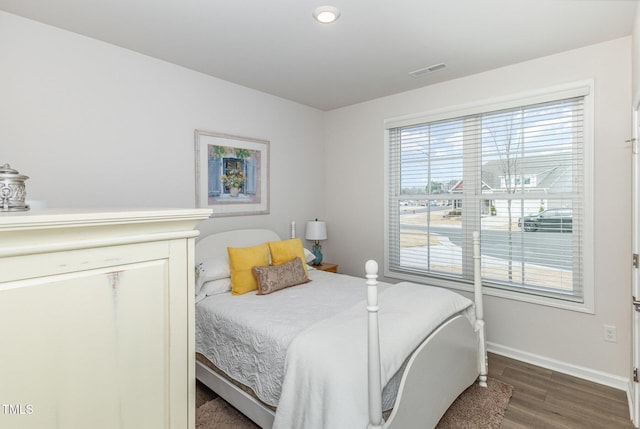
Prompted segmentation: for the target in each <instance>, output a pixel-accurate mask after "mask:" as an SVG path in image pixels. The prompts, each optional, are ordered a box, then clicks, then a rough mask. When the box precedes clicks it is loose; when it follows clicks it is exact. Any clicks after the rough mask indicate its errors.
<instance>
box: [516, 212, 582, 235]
mask: <svg viewBox="0 0 640 429" xmlns="http://www.w3.org/2000/svg"><path fill="white" fill-rule="evenodd" d="M518 226H519V227H520V228H522V229H524V230H525V231H560V232H571V231H572V230H573V211H572V210H571V209H549V210H545V211H543V212H540V213H538V214H536V215H531V216H525V217H523V218H520V219H518Z"/></svg>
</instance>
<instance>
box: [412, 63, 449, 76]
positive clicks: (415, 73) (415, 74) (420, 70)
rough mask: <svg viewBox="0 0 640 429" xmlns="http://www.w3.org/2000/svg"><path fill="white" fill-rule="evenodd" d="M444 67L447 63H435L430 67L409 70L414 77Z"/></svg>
mask: <svg viewBox="0 0 640 429" xmlns="http://www.w3.org/2000/svg"><path fill="white" fill-rule="evenodd" d="M444 68H447V65H446V64H445V63H440V64H434V65H432V66H429V67H425V68H422V69H418V70H414V71H412V72H409V74H410V75H411V76H413V77H418V76H422V75H423V74H427V73H433V72H435V71H438V70H442V69H444Z"/></svg>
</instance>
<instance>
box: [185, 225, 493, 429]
mask: <svg viewBox="0 0 640 429" xmlns="http://www.w3.org/2000/svg"><path fill="white" fill-rule="evenodd" d="M278 241H281V239H280V237H279V236H278V235H277V234H275V233H274V232H272V231H269V230H262V229H247V230H236V231H229V232H223V233H218V234H212V235H209V236H207V237H204V238H202V239H201V240H200V241H198V242H197V243H196V263H197V267H199V269H202V267H203V265H206V266H207V267H209V269H208V271H209V272H212V271H215V272H217V271H220V273H218V275H217V277H220V276H223V278H217V279H214V280H211V279H212V278H213V277H215V276H213V277H211V276H209V277H207V279H206V280H207V281H204V282H202V281H201V282H200V286H201V287H199V288H198V289H199V290H198V293H197V297H196V352H197V360H196V377H197V379H198V380H199V381H200V382H202V383H203V384H205V385H206V386H208V387H209V388H211V389H212V390H213V391H214V392H216V393H217V394H218V395H220V396H221V397H222V398H223V399H225V400H226V401H227V402H229V403H230V404H232V405H233V406H234V407H236V408H237V409H238V410H239V411H240V412H242V413H243V414H245V415H246V416H247V417H249V418H250V419H251V420H253V421H254V422H255V423H256V424H257V425H259V426H260V427H261V428H276V429H279V428H287V427H305V428H312V427H318V428H321V427H331V428H340V427H344V428H354V427H362V428H363V429H364V427H369V428H408V427H434V426H435V425H436V424H437V422H438V421H439V419H440V417H441V416H442V415H443V414H444V412H445V411H446V410H447V408H448V407H449V406H450V405H451V403H452V402H453V401H454V400H455V398H456V397H457V396H458V395H459V394H460V393H462V392H463V391H464V390H465V389H466V388H467V387H469V386H470V385H471V384H473V383H474V382H476V381H477V382H478V383H480V385H482V386H486V377H487V360H486V348H485V334H484V322H483V318H482V308H483V307H482V292H481V284H480V281H479V276H478V275H476V276H475V282H474V284H475V294H474V295H475V299H474V301H473V302H471V301H470V300H467V299H466V298H464V297H462V296H461V295H459V294H456V293H454V292H450V291H447V290H445V289H441V288H435V287H428V286H425V285H417V284H413V283H407V282H402V283H399V284H397V285H392V284H387V283H378V282H377V268H378V267H377V263H376V262H375V261H368V262H367V263H366V266H365V277H366V281H365V280H364V279H362V278H357V277H351V276H346V275H342V274H334V273H326V272H323V271H319V270H314V269H313V268H312V267H307V271H308V274H307V275H308V278H309V279H310V280H311V281H309V282H308V283H303V284H299V285H296V286H294V287H289V288H286V289H283V290H279V291H277V292H275V293H270V294H266V295H257V294H256V293H255V292H250V293H246V294H242V295H232V294H231V292H229V291H228V289H227V284H228V280H226V277H224V276H225V275H226V272H225V269H227V270H228V268H227V267H225V264H227V265H228V264H229V259H228V253H227V248H228V247H231V248H246V247H250V246H254V245H257V244H261V243H275V242H278ZM479 253H480V252H479V238H478V234H474V258H475V272H476V273H478V272H479V267H480V258H479ZM270 257H271V256H270ZM214 266H215V268H213V269H211V267H214ZM445 299H446V300H447V301H446V302H445V301H444V300H445ZM441 302H442V304H441ZM441 308H445V310H441ZM440 313H441V314H440ZM435 314H437V315H438V317H437V318H434V317H433V315H435ZM365 331H366V332H365ZM338 333H339V334H338ZM384 411H386V413H383V412H384ZM383 415H384V417H385V418H383Z"/></svg>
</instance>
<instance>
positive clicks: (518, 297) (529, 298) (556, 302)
mask: <svg viewBox="0 0 640 429" xmlns="http://www.w3.org/2000/svg"><path fill="white" fill-rule="evenodd" d="M384 276H385V277H387V278H389V279H396V280H404V281H411V282H414V283H420V284H428V285H432V286H438V287H443V288H447V289H453V290H457V291H461V292H467V293H471V294H473V285H472V284H470V283H465V282H458V281H454V280H447V279H442V278H437V277H426V276H419V275H412V274H407V273H399V272H396V271H389V270H388V269H386V268H385V272H384ZM482 294H483V295H484V296H493V297H497V298H502V299H509V300H512V301H520V302H526V303H529V304H535V305H543V306H546V307H552V308H559V309H562V310H568V311H576V312H579V313H586V314H595V309H594V306H593V299H591V300H590V299H589V297H588V296H585V302H584V303H583V302H574V301H569V300H564V299H560V298H553V297H548V296H542V295H536V294H533V293H525V292H517V291H513V290H507V289H501V288H497V287H492V286H487V285H483V286H482ZM589 302H591V304H589Z"/></svg>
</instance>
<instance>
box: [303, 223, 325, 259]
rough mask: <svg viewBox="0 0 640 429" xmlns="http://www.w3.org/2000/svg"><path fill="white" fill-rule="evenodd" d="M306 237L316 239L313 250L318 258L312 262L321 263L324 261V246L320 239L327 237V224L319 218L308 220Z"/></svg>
mask: <svg viewBox="0 0 640 429" xmlns="http://www.w3.org/2000/svg"><path fill="white" fill-rule="evenodd" d="M305 238H306V239H307V240H313V241H314V244H313V248H312V249H311V251H312V252H313V254H314V255H315V257H316V258H315V259H314V260H313V262H311V265H320V264H321V263H322V246H320V240H326V239H327V224H326V223H325V222H324V221H321V220H318V219H316V220H310V221H307V229H306V233H305Z"/></svg>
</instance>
